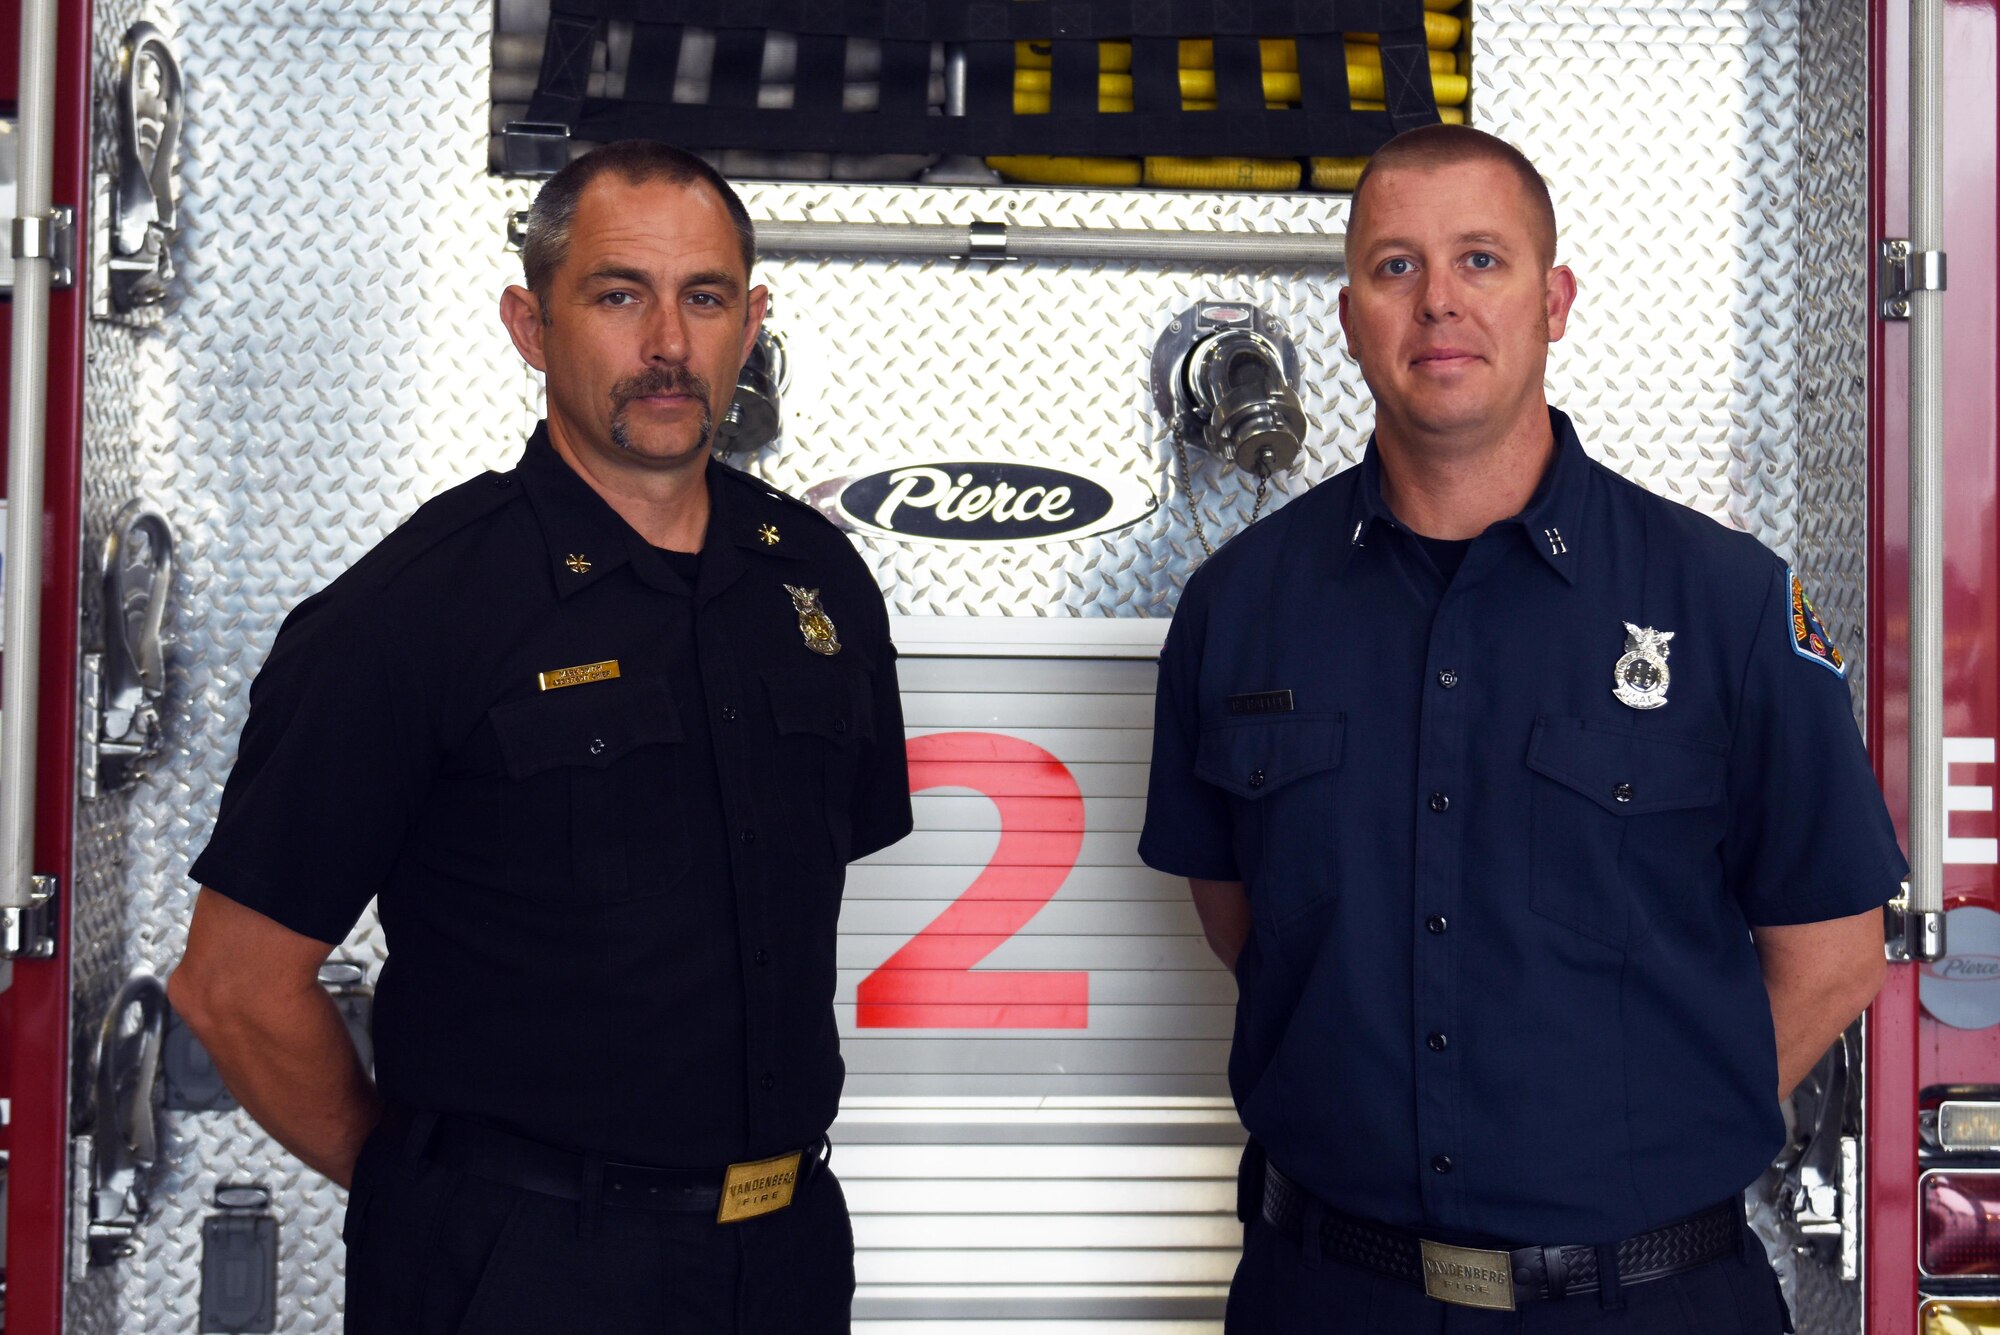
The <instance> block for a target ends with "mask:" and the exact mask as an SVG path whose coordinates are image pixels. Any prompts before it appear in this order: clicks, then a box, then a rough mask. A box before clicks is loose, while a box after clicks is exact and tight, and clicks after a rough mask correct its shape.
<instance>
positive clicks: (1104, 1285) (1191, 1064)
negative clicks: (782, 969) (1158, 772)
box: [834, 631, 1243, 1335]
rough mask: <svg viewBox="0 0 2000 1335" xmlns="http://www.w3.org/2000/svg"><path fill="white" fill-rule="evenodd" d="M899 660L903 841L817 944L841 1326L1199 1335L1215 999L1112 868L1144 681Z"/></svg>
mask: <svg viewBox="0 0 2000 1335" xmlns="http://www.w3.org/2000/svg"><path fill="white" fill-rule="evenodd" d="M1155 634H1157V631H1155ZM1155 642H1156V641H1155ZM1017 643H1018V641H1017ZM907 647H908V646H906V648H907ZM1127 652H1131V650H1127ZM900 666H901V673H902V686H903V707H904V711H905V721H906V724H907V726H908V730H909V736H910V756H911V786H912V789H913V790H914V793H915V797H914V805H915V809H916V831H915V833H913V834H912V835H911V836H910V837H909V838H908V839H906V840H904V841H903V842H902V843H900V844H897V845H896V846H895V847H893V848H890V849H887V850H885V851H884V852H882V853H879V854H877V855H876V856H874V857H871V858H869V859H867V860H866V861H865V862H862V863H859V864H857V865H855V866H854V867H853V868H852V869H850V871H849V875H848V882H847V896H846V901H845V906H844V908H843V911H842V915H841V926H840V930H841V940H840V988H839V993H838V1009H839V1014H840V1022H841V1030H842V1037H843V1050H844V1052H845V1054H846V1058H847V1069H848V1076H847V1095H846V1098H845V1100H844V1103H843V1109H842V1113H841V1117H840V1120H839V1122H838V1123H837V1124H836V1126H835V1128H834V1139H835V1143H836V1150H835V1167H836V1170H837V1171H838V1172H839V1174H840V1177H841V1181H842V1183H843V1184H844V1185H845V1187H846V1190H847V1193H848V1198H849V1202H850V1204H851V1206H852V1208H853V1211H854V1227H855V1245H856V1250H857V1260H856V1266H857V1272H858V1280H859V1291H858V1293H857V1296H856V1302H855V1318H856V1320H855V1329H856V1330H857V1331H860V1332H864V1333H867V1332H879V1333H880V1335H890V1333H891V1332H893V1333H894V1335H919V1333H920V1332H931V1331H937V1332H943V1331H946V1330H949V1331H951V1332H954V1333H955V1335H965V1333H966V1332H974V1331H980V1330H986V1329H992V1330H999V1329H1002V1328H1003V1327H1002V1325H1001V1324H1000V1323H1004V1329H1005V1330H1007V1331H1008V1332H1019V1333H1021V1335H1026V1333H1027V1332H1037V1333H1038V1335H1057V1333H1058V1332H1070V1331H1077V1332H1081V1331H1084V1330H1091V1331H1102V1330H1106V1329H1107V1328H1108V1329H1113V1330H1117V1331H1121V1332H1125V1333H1126V1335H1167V1333H1168V1332H1173V1333H1174V1335H1191V1333H1192V1332H1196V1331H1201V1332H1210V1331H1214V1330H1217V1329H1219V1327H1220V1321H1219V1318H1220V1316H1221V1311H1222V1300H1223V1295H1224V1293H1225V1292H1226V1289H1227V1286H1228V1281H1229V1276H1230V1274H1231V1272H1232V1271H1233V1269H1234V1267H1235V1263H1236V1252H1237V1248H1238V1246H1239V1244H1240V1242H1241V1237H1242V1231H1241V1227H1240V1225H1239V1224H1238V1223H1237V1222H1236V1218H1235V1172H1236V1161H1237V1158H1238V1155H1239V1153H1240V1150H1241V1146H1242V1142H1243V1133H1242V1130H1241V1128H1240V1127H1239V1126H1238V1124H1237V1121H1236V1114H1235V1111H1234V1109H1233V1108H1232V1107H1231V1105H1230V1102H1229V1098H1228V1090H1227V1085H1226V1082H1225V1079H1224V1074H1223V1073H1224V1067H1225V1063H1226V1061H1227V1057H1228V1048H1229V1035H1230V1029H1231V1023H1232V1017H1233V1013H1234V1006H1235V996H1236V993H1235V984H1234V982H1233V980H1232V979H1231V978H1230V977H1229V975H1228V974H1227V972H1225V971H1224V970H1223V969H1222V967H1221V966H1220V965H1219V964H1218V963H1217V962H1216V961H1215V959H1214V957H1213V956H1212V955H1211V954H1210V953H1209V951H1208V948H1207V946H1206V944H1205V942H1204V940H1203V938H1202V934H1201V927H1200V924H1199V922H1198V920H1197V919H1196V917H1195V914H1194V910H1193V908H1192V906H1191V905H1190V903H1189V901H1188V895H1187V886H1186V884H1185V882H1182V881H1180V880H1177V879H1175V878H1172V877H1166V876H1162V875H1160V874H1158V873H1156V872H1153V871H1151V870H1149V869H1147V868H1146V867H1144V866H1142V865H1141V864H1140V863H1139V860H1138V855H1137V852H1136V845H1137V843H1138V834H1139V827H1140V823H1141V820H1142V818H1143V815H1144V809H1145V793H1146V773H1147V759H1148V755H1149V753H1150V749H1151V728H1152V714H1153V686H1154V680H1155V667H1154V664H1153V662H1152V661H1150V659H1137V658H1126V659H1107V658H1069V657H1064V658H1058V657H1045V658H1026V657H1013V658H993V657H929V656H921V657H920V656H906V657H905V658H904V659H903V661H902V663H901V665H900ZM988 1322H992V1323H995V1324H993V1325H991V1326H988V1325H987V1323H988Z"/></svg>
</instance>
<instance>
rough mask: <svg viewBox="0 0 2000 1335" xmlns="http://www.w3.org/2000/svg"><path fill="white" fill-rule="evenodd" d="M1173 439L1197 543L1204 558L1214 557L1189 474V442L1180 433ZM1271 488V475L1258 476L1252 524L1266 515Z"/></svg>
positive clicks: (1183, 490)
mask: <svg viewBox="0 0 2000 1335" xmlns="http://www.w3.org/2000/svg"><path fill="white" fill-rule="evenodd" d="M1173 437H1174V457H1175V458H1176V459H1178V460H1180V465H1181V494H1182V495H1184V496H1186V497H1187V508H1188V518H1189V519H1192V520H1193V521H1194V536H1195V541H1197V542H1199V543H1200V544H1201V550H1202V554H1203V556H1204V558H1206V557H1210V556H1214V555H1215V548H1213V547H1211V546H1209V543H1208V534H1207V532H1205V531H1204V530H1203V528H1202V523H1201V506H1200V505H1198V504H1196V502H1195V496H1194V478H1193V477H1192V476H1190V475H1189V473H1188V458H1187V442H1186V441H1184V440H1182V439H1181V433H1180V432H1178V431H1176V432H1174V433H1173ZM1270 488H1271V475H1270V474H1269V473H1259V474H1258V475H1257V499H1256V500H1255V501H1254V502H1252V503H1251V506H1250V522H1251V523H1253V524H1254V523H1256V522H1257V517H1258V516H1259V515H1261V514H1263V513H1264V499H1265V497H1266V496H1268V495H1269V494H1270Z"/></svg>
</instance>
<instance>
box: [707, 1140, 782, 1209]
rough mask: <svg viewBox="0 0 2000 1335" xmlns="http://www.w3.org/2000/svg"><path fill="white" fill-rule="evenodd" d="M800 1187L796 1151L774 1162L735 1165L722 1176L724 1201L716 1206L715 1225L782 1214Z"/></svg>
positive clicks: (767, 1160) (730, 1166)
mask: <svg viewBox="0 0 2000 1335" xmlns="http://www.w3.org/2000/svg"><path fill="white" fill-rule="evenodd" d="M798 1183H799V1151H797V1150H793V1151H792V1152H791V1153H790V1154H780V1155H779V1156H777V1157H776V1158H775V1159H758V1160H756V1161H755V1162H754V1163H733V1164H731V1165H729V1168H728V1170H727V1171H726V1172H724V1173H723V1175H722V1199H721V1200H720V1201H718V1202H716V1206H715V1222H716V1223H718V1224H733V1223H735V1222H736V1221H737V1220H739V1219H755V1218H756V1217H757V1216H758V1215H760V1214H769V1213H771V1212H772V1211H773V1210H782V1209H784V1208H785V1207H786V1206H787V1205H790V1204H791V1203H792V1190H793V1188H795V1187H797V1186H798Z"/></svg>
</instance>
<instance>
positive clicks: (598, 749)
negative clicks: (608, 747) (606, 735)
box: [590, 737, 604, 756]
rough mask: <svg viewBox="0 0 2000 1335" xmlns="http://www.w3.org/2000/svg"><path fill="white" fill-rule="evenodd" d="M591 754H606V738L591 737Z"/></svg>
mask: <svg viewBox="0 0 2000 1335" xmlns="http://www.w3.org/2000/svg"><path fill="white" fill-rule="evenodd" d="M590 754H592V755H594V756H601V755H603V754H604V739H603V738H602V737H593V738H591V739H590Z"/></svg>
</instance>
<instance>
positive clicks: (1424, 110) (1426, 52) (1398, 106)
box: [1382, 22, 1438, 134]
mask: <svg viewBox="0 0 2000 1335" xmlns="http://www.w3.org/2000/svg"><path fill="white" fill-rule="evenodd" d="M1382 93H1383V98H1382V100H1383V101H1384V102H1386V103H1387V104H1388V107H1389V120H1390V122H1391V123H1393V124H1394V125H1395V127H1396V131H1397V133H1399V134H1400V133H1401V132H1402V131H1404V130H1413V129H1415V128H1416V127H1417V126H1419V125H1434V124H1436V123H1437V120H1438V110H1437V93H1436V91H1435V89H1433V88H1432V86H1431V53H1430V46H1429V44H1428V43H1427V42H1426V41H1425V39H1424V29H1423V25H1422V23H1421V22H1419V24H1418V25H1417V26H1416V27H1414V28H1394V29H1384V30H1383V32H1382Z"/></svg>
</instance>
